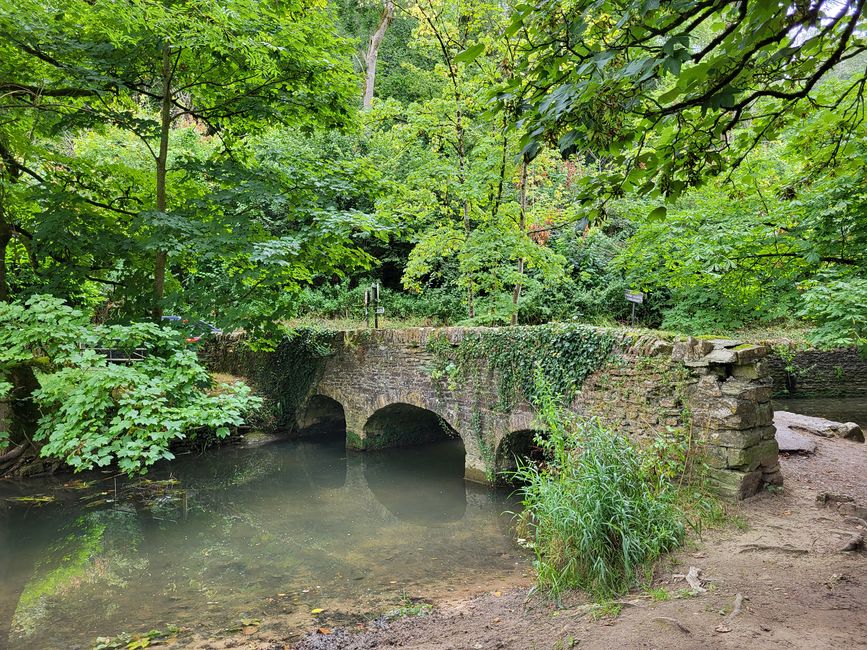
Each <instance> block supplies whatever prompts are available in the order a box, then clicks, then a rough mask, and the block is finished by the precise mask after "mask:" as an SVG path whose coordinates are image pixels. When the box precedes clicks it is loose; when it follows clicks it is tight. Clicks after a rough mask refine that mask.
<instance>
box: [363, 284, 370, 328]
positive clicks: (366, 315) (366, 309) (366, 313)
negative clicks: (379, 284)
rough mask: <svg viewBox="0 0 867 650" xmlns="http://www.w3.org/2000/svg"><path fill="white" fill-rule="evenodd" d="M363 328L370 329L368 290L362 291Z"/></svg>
mask: <svg viewBox="0 0 867 650" xmlns="http://www.w3.org/2000/svg"><path fill="white" fill-rule="evenodd" d="M364 326H365V327H366V328H367V329H370V289H365V290H364Z"/></svg>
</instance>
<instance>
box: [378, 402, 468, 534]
mask: <svg viewBox="0 0 867 650" xmlns="http://www.w3.org/2000/svg"><path fill="white" fill-rule="evenodd" d="M364 435H365V448H366V449H370V450H378V451H376V452H375V453H368V454H365V456H364V475H365V478H366V479H367V484H368V486H369V487H370V490H371V492H372V493H373V494H374V496H375V497H376V499H377V500H378V501H379V502H380V503H381V504H382V505H383V506H385V508H386V509H387V510H388V511H389V512H391V513H392V514H393V515H394V516H396V517H397V518H398V519H400V520H401V521H405V522H408V523H414V524H420V525H432V524H437V523H444V522H447V521H457V520H459V519H461V518H462V517H463V516H464V514H465V512H466V508H467V496H466V484H465V481H464V471H465V463H466V449H464V443H463V440H462V439H461V437H460V435H459V434H458V432H457V431H455V430H454V428H452V426H451V425H449V424H448V423H447V422H446V421H445V420H444V419H442V418H441V417H440V416H438V415H437V414H436V413H434V412H433V411H429V410H427V409H424V408H420V407H418V406H413V405H412V404H405V403H397V404H390V405H389V406H386V407H384V408H381V409H379V410H378V411H376V412H375V413H374V414H373V415H371V416H370V418H368V420H367V423H366V424H365V425H364Z"/></svg>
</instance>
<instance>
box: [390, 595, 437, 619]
mask: <svg viewBox="0 0 867 650" xmlns="http://www.w3.org/2000/svg"><path fill="white" fill-rule="evenodd" d="M432 611H433V605H432V604H431V603H426V602H424V601H422V600H418V599H416V598H406V599H404V601H403V602H402V603H401V604H400V606H398V607H397V608H395V609H392V610H390V611H388V612H386V613H385V618H389V619H391V618H405V617H407V616H427V615H428V614H430V613H431V612H432Z"/></svg>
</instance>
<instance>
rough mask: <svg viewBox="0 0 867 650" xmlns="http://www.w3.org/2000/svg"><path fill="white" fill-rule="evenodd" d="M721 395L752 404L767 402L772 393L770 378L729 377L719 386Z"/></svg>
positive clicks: (772, 386)
mask: <svg viewBox="0 0 867 650" xmlns="http://www.w3.org/2000/svg"><path fill="white" fill-rule="evenodd" d="M720 390H721V392H722V394H723V395H731V396H733V397H737V398H738V399H743V400H751V401H753V402H767V401H769V400H770V399H771V394H772V393H773V392H774V385H773V383H772V381H771V380H770V378H767V379H752V380H751V379H744V378H739V377H729V378H728V379H727V380H726V381H724V382H722V384H721V385H720Z"/></svg>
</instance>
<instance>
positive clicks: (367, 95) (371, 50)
mask: <svg viewBox="0 0 867 650" xmlns="http://www.w3.org/2000/svg"><path fill="white" fill-rule="evenodd" d="M382 5H383V6H382V15H381V16H380V17H379V24H378V25H377V26H376V29H375V30H374V32H373V34H371V36H370V43H369V44H368V46H367V53H366V54H365V56H364V97H363V100H362V105H363V106H364V108H370V105H371V103H372V102H373V89H374V85H375V83H376V60H377V58H378V57H379V47H380V45H382V39H383V38H385V32H386V30H388V26H389V25H391V21H392V20H394V2H393V1H392V0H383V3H382Z"/></svg>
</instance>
